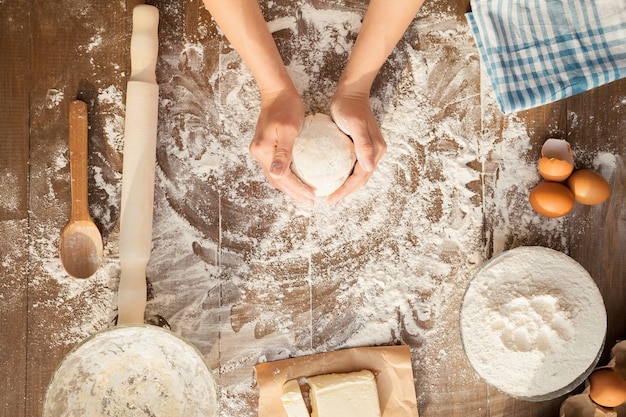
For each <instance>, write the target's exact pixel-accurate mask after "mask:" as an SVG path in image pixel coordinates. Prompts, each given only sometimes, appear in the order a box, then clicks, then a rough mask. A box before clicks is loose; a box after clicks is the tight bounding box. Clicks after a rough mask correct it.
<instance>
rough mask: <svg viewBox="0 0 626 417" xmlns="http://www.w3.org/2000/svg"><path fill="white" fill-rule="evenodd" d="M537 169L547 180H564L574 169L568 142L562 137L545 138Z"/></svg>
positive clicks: (572, 156)
mask: <svg viewBox="0 0 626 417" xmlns="http://www.w3.org/2000/svg"><path fill="white" fill-rule="evenodd" d="M537 169H538V170H539V173H540V174H541V176H542V177H543V178H544V179H545V180H547V181H565V180H566V179H567V177H569V176H570V174H571V173H572V171H573V170H574V155H573V154H572V149H571V147H570V145H569V143H567V141H565V140H562V139H548V140H546V141H545V143H544V144H543V146H542V148H541V159H539V162H538V163H537Z"/></svg>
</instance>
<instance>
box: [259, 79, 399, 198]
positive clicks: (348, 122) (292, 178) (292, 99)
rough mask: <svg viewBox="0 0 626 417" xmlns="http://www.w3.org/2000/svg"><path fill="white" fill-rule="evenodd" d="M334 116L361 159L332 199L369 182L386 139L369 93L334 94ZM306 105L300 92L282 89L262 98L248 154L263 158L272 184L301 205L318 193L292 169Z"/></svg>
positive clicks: (331, 196)
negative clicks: (295, 143)
mask: <svg viewBox="0 0 626 417" xmlns="http://www.w3.org/2000/svg"><path fill="white" fill-rule="evenodd" d="M330 112H331V116H332V118H333V120H334V121H335V123H336V124H337V126H338V127H339V129H340V130H341V131H343V132H344V133H345V134H346V135H348V136H349V137H350V138H351V139H352V141H353V142H354V146H355V152H356V157H357V163H356V164H355V167H354V171H353V172H352V174H351V175H350V176H349V177H348V179H347V180H346V181H345V182H344V183H343V185H341V186H340V187H339V188H338V189H337V190H336V191H335V192H333V193H332V194H331V195H329V196H328V197H327V198H326V201H327V202H328V203H329V204H334V203H336V202H337V201H339V200H341V199H342V198H344V197H346V196H348V195H349V194H351V193H353V192H354V191H356V190H357V189H358V188H360V187H362V186H363V185H365V184H366V183H367V181H368V180H369V178H370V177H371V176H372V174H373V172H374V169H375V168H376V165H377V164H378V162H379V161H380V159H381V158H382V156H383V155H384V153H385V151H386V149H387V144H386V143H385V140H384V139H383V137H382V134H381V132H380V128H379V126H378V123H377V121H376V119H375V117H374V114H373V113H372V110H371V107H370V104H369V96H368V95H364V94H361V95H358V94H352V95H351V94H341V95H340V94H335V96H334V97H333V99H332V101H331V106H330ZM303 121H304V104H303V103H302V100H301V98H300V96H299V95H298V93H297V92H295V91H284V92H280V93H277V94H275V95H271V96H269V97H267V96H266V97H264V98H263V101H262V103H261V113H260V115H259V119H258V123H257V126H256V131H255V134H254V138H253V140H252V143H251V144H250V153H251V154H252V155H253V156H254V158H255V159H256V160H257V161H258V162H259V164H260V165H261V167H262V168H263V172H264V173H265V175H266V177H267V178H268V180H269V182H270V184H272V185H273V186H274V187H276V188H277V189H279V190H280V191H282V192H284V193H285V194H287V195H288V196H290V197H292V198H293V199H295V200H296V201H298V202H299V203H302V204H306V205H309V206H312V205H313V204H314V201H315V192H314V190H313V188H312V187H310V186H308V185H306V184H305V183H303V182H302V181H301V180H300V179H299V178H298V177H297V176H296V175H295V174H294V173H293V172H292V171H291V169H290V165H291V161H292V151H293V146H294V141H295V140H296V137H297V136H298V134H299V133H300V130H301V129H302V125H303Z"/></svg>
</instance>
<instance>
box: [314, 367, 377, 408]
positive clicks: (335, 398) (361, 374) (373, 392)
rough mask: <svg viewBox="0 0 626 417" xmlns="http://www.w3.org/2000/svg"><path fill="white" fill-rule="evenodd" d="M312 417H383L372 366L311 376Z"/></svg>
mask: <svg viewBox="0 0 626 417" xmlns="http://www.w3.org/2000/svg"><path fill="white" fill-rule="evenodd" d="M307 383H308V384H309V386H310V387H311V391H310V398H311V407H312V409H313V413H312V414H311V417H354V416H359V417H380V404H379V402H378V389H377V388H376V380H375V379H374V374H373V373H372V372H370V371H368V370H363V371H358V372H350V373H344V374H325V375H318V376H314V377H310V378H307Z"/></svg>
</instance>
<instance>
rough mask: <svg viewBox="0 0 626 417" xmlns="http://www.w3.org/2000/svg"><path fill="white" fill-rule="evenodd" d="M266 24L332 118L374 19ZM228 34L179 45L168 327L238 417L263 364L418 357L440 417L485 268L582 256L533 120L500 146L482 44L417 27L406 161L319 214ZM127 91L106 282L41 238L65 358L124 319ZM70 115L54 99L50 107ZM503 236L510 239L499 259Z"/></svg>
mask: <svg viewBox="0 0 626 417" xmlns="http://www.w3.org/2000/svg"><path fill="white" fill-rule="evenodd" d="M263 7H265V8H271V9H272V14H273V15H275V16H280V17H278V18H276V19H273V20H271V21H269V22H268V24H269V26H270V29H271V30H272V31H273V32H274V35H275V37H276V38H277V44H278V45H279V49H280V50H281V53H282V55H283V57H284V59H285V63H286V66H287V69H288V71H289V73H290V75H291V76H292V78H293V79H294V83H295V85H296V87H297V89H298V90H299V92H300V93H301V94H302V96H303V99H304V101H305V104H306V105H307V113H309V114H310V113H316V112H321V113H327V112H328V101H329V99H330V96H331V95H332V92H333V90H334V87H335V85H336V82H337V77H338V75H339V74H338V72H339V71H338V69H339V68H341V67H342V65H343V64H344V63H345V61H346V60H347V58H348V54H349V51H350V50H351V46H352V43H353V42H354V40H355V39H356V34H357V33H358V30H359V27H360V22H361V19H362V11H361V10H359V11H356V10H355V11H351V10H348V11H345V10H344V11H341V12H337V10H333V9H332V8H328V9H316V8H315V7H313V6H310V5H303V4H296V5H290V6H279V5H277V4H275V3H273V2H268V3H267V4H265V5H264V6H263ZM162 13H165V14H168V15H169V16H170V19H172V16H173V17H174V19H173V20H176V19H178V20H181V19H182V17H183V15H184V10H183V9H181V8H180V7H177V6H176V5H174V4H169V5H164V6H163V10H162ZM204 19H206V21H205V20H204ZM181 21H182V20H181ZM209 27H210V23H209V21H208V18H207V16H206V15H204V17H202V21H201V22H200V25H199V28H200V29H201V31H200V36H201V39H202V40H201V41H198V42H194V41H188V40H181V38H183V36H181V34H180V33H179V32H178V31H180V28H179V27H165V28H163V30H162V32H161V33H162V38H161V39H160V42H161V48H160V51H161V52H162V55H161V56H160V57H159V65H158V76H159V82H160V84H161V85H160V91H161V92H160V108H159V111H160V120H159V137H158V149H157V177H156V188H155V207H154V231H153V245H154V246H153V251H152V257H151V261H150V264H149V270H148V279H149V281H150V299H149V303H148V306H147V313H148V317H149V318H154V317H162V318H164V319H165V320H166V321H167V322H168V323H169V325H170V326H171V328H172V330H174V331H175V332H176V333H178V334H180V335H182V336H183V337H184V338H185V339H187V340H189V341H190V342H191V343H192V344H193V345H194V346H196V347H197V348H198V349H199V350H200V352H201V353H202V354H203V355H204V356H205V358H206V360H207V362H208V363H209V364H210V366H211V367H212V368H213V369H215V372H216V377H217V380H218V383H219V385H220V390H221V396H220V403H221V410H222V411H221V415H223V416H225V417H226V416H233V415H237V416H241V417H246V416H253V415H256V413H255V412H254V404H256V395H257V393H256V390H255V388H254V377H253V374H252V366H253V365H254V364H255V363H257V362H259V361H269V360H275V359H284V358H286V357H289V356H297V355H304V354H309V353H315V352H319V351H324V350H333V349H340V348H344V347H351V346H363V345H376V344H392V343H399V342H403V343H407V344H409V345H411V347H412V349H413V351H414V355H413V357H414V363H413V365H414V368H415V372H416V374H417V375H421V377H420V379H419V380H418V381H416V384H418V385H419V386H417V392H418V396H419V400H420V404H424V403H427V402H429V401H433V404H435V403H436V401H435V400H436V398H435V399H433V398H431V397H429V396H430V395H432V396H435V395H436V393H432V394H431V393H430V392H429V391H430V389H431V388H430V382H429V378H431V379H436V378H445V377H446V376H442V375H439V373H440V372H444V371H440V369H442V368H441V366H440V365H441V364H442V363H445V362H446V359H447V358H450V357H460V356H461V355H463V353H462V348H461V343H460V339H459V334H458V332H457V331H456V329H457V328H458V313H456V312H458V311H459V309H460V306H461V303H462V296H463V291H464V289H465V288H466V287H467V285H468V283H469V282H470V280H471V278H472V277H473V276H474V274H475V273H476V272H477V270H478V269H479V267H480V265H481V264H482V262H483V261H484V260H485V259H486V258H488V257H490V256H491V254H496V253H499V252H501V251H502V250H504V249H505V248H507V247H512V246H518V245H519V244H527V243H528V242H530V243H532V242H533V240H532V239H533V238H534V237H535V236H542V237H543V239H545V241H544V243H547V244H549V245H550V246H551V247H553V248H555V249H563V248H565V247H566V242H565V237H564V234H563V233H562V230H563V227H564V224H563V222H565V221H566V220H560V221H549V222H547V221H545V219H541V218H539V217H538V216H536V215H535V214H534V213H533V211H532V209H531V208H530V207H529V206H528V205H527V204H526V198H525V193H526V192H527V191H528V190H530V189H531V188H532V185H533V184H534V183H535V182H536V181H537V180H538V176H537V173H536V169H535V161H534V156H532V152H531V151H532V149H531V144H530V140H529V138H528V134H527V131H526V126H525V125H524V124H523V123H522V122H521V121H520V120H518V119H516V118H515V117H509V118H507V119H505V121H504V124H503V125H502V130H500V131H488V130H486V129H485V128H484V127H483V126H482V125H481V120H485V126H496V125H498V126H500V124H499V123H491V122H492V120H490V119H489V118H490V117H491V115H490V113H489V112H488V111H486V110H485V109H486V108H489V107H495V100H494V99H493V95H492V93H491V92H490V91H489V90H481V87H480V86H478V85H472V84H471V83H468V82H467V80H476V79H477V78H478V77H479V76H480V74H483V75H482V76H483V77H484V71H483V70H482V69H481V67H480V63H479V58H478V53H477V51H476V49H475V46H474V43H473V39H472V36H471V34H470V33H469V30H468V27H467V25H466V24H464V23H463V22H461V21H459V20H458V19H457V18H456V17H455V16H447V15H445V14H438V13H431V14H428V15H426V16H424V17H421V18H420V19H417V20H416V21H415V22H414V23H413V24H412V26H411V27H410V28H409V30H408V31H407V34H406V35H405V37H404V39H403V40H402V41H401V42H400V43H399V44H398V47H397V48H396V50H394V52H393V54H392V56H391V57H390V59H389V60H388V62H387V63H386V64H385V66H384V67H383V69H382V70H381V76H380V80H378V81H377V83H376V84H375V86H374V89H373V92H372V97H371V103H372V106H373V109H374V111H375V114H376V116H377V118H378V120H379V121H380V125H381V130H382V132H383V135H384V137H385V139H386V140H387V142H388V145H389V146H388V151H387V154H386V155H385V156H384V158H383V159H382V161H381V162H380V165H379V166H378V168H377V170H376V171H375V173H374V175H373V176H372V178H371V179H370V181H369V183H368V184H367V185H366V186H365V187H364V188H362V189H360V190H359V191H358V192H356V193H355V194H353V195H351V196H349V197H348V198H347V199H345V200H344V201H342V202H340V203H338V204H337V205H336V206H334V207H327V206H326V205H325V204H323V203H320V204H318V205H317V206H316V207H315V208H313V209H308V208H303V207H299V206H298V205H296V204H295V203H294V202H293V201H291V200H289V199H288V198H286V197H285V196H284V195H282V194H281V193H280V192H278V191H277V190H275V189H273V188H272V187H271V185H269V184H268V182H267V180H266V179H265V178H264V176H263V173H262V171H261V169H260V167H259V166H258V164H257V163H256V162H255V161H254V160H253V158H251V157H250V155H249V154H248V149H247V148H248V143H249V141H250V139H251V138H252V136H253V133H254V128H255V123H256V117H257V115H258V111H259V105H260V96H259V94H258V90H257V87H256V84H255V82H254V79H253V77H252V75H251V74H250V72H249V71H248V69H247V68H246V67H245V65H244V64H243V63H242V61H241V59H240V57H239V56H238V55H237V53H236V52H234V51H233V50H232V49H231V48H230V47H229V45H228V43H227V42H225V41H224V40H223V39H221V38H216V37H212V36H209V35H207V34H210V33H211V31H210V30H209V29H207V28H209ZM99 42H100V41H99V38H98V35H94V37H92V38H91V40H90V43H89V45H88V48H90V49H92V50H93V51H94V53H95V52H97V51H100V50H102V49H103V47H102V46H100V43H99ZM102 42H103V43H106V42H108V41H107V39H105V38H102ZM216 51H218V52H216ZM121 64H122V63H117V64H114V67H115V68H120V67H121V68H124V65H121ZM209 66H211V67H210V68H212V69H211V70H207V67H209ZM96 70H97V71H100V70H101V68H100V67H96V64H94V73H95V72H97V71H96ZM207 73H208V74H210V76H209V77H206V74H207ZM116 74H117V73H116ZM122 74H123V73H122ZM117 75H119V74H117ZM122 84H125V83H120V84H118V86H116V85H110V86H107V85H104V86H99V87H98V97H97V98H98V103H99V105H100V116H101V117H102V119H101V123H102V126H101V127H102V131H99V132H92V133H93V134H94V135H95V136H94V137H95V138H96V140H98V141H99V143H100V144H101V145H102V147H101V148H99V149H98V150H96V156H97V157H98V158H99V159H96V160H95V166H94V167H93V171H91V173H92V175H93V178H94V179H95V187H96V189H97V191H98V193H97V194H98V195H100V196H101V197H100V200H98V201H96V202H94V203H92V214H93V215H94V218H95V219H96V222H99V225H100V226H102V228H103V229H104V231H105V232H106V233H104V236H105V257H106V259H105V262H104V264H103V267H102V268H101V269H100V270H99V271H98V272H97V273H96V275H94V276H93V277H92V278H90V279H89V280H86V281H77V280H71V279H69V278H68V277H67V275H66V274H64V272H63V270H62V267H61V265H60V262H59V260H58V255H57V253H58V234H59V232H60V229H59V230H57V229H58V226H59V225H43V224H41V225H40V224H33V225H32V226H31V228H32V229H33V230H32V233H31V234H32V236H41V238H35V239H34V240H33V241H32V242H31V251H30V257H31V259H33V267H32V269H33V271H34V272H35V273H36V276H35V277H34V278H33V280H32V282H31V284H30V285H32V286H36V287H37V288H50V289H49V290H48V291H49V292H48V293H47V294H48V295H49V297H48V298H47V299H40V300H35V303H36V304H35V305H34V306H33V308H35V309H37V308H44V307H45V308H49V307H52V308H54V309H57V310H58V312H59V316H60V317H65V318H67V322H71V326H68V327H63V328H59V330H58V332H55V333H54V334H55V337H56V339H55V340H51V341H47V342H48V343H51V344H61V345H67V346H71V345H73V344H75V343H77V342H79V341H80V340H82V339H84V338H85V337H87V336H89V335H91V334H93V333H95V332H96V331H98V330H101V329H104V328H106V327H108V326H109V324H110V323H111V320H112V318H113V317H114V316H115V310H116V307H115V306H116V295H115V294H116V290H117V281H118V280H119V266H118V264H117V233H118V227H119V226H118V225H117V219H119V208H118V207H119V189H120V187H121V181H120V179H121V172H120V171H121V159H122V155H121V152H122V149H123V119H124V105H123V91H122V90H121V87H119V85H122ZM481 85H482V88H486V87H485V86H488V85H489V83H487V82H484V81H483V82H481ZM62 98H63V93H62V92H60V91H57V90H54V89H51V90H50V91H49V92H48V96H47V98H46V101H45V103H46V106H49V105H50V106H51V105H56V104H55V103H58V102H59V101H60V100H61V99H62ZM481 112H482V113H481ZM611 157H612V154H609V153H606V154H599V155H598V159H597V163H598V166H599V167H601V169H602V170H605V169H606V170H609V171H610V170H611V169H614V168H612V167H613V165H611V163H612V162H611V161H612V159H611ZM618 162H619V161H618ZM618 162H616V163H618ZM57 165H58V166H57ZM57 165H55V166H51V168H50V171H51V172H49V173H46V175H47V177H46V179H45V184H47V186H48V189H47V190H41V191H42V192H41V196H40V198H41V202H40V203H39V204H42V205H46V206H48V207H50V208H51V210H56V212H58V214H59V218H63V214H62V212H61V211H60V210H59V208H58V205H59V204H58V201H59V199H62V198H65V196H57V195H55V192H54V189H55V186H54V184H55V182H57V183H58V182H61V181H67V178H66V176H65V174H66V171H67V167H66V166H64V167H63V166H60V164H57ZM603 172H604V171H603ZM62 174H63V176H62ZM6 204H8V203H6ZM485 218H489V219H490V224H492V225H493V228H494V233H493V235H491V236H487V237H486V238H487V246H486V247H485V244H484V238H485V237H484V236H483V233H484V230H483V224H484V219H485ZM61 227H62V225H61ZM3 262H5V261H4V260H3ZM86 300H88V301H86ZM328 300H336V301H333V302H328ZM531 301H532V300H529V301H528V303H529V304H530V303H531ZM533 303H534V304H535V305H541V306H542V308H545V309H549V308H551V306H552V307H553V306H554V300H553V299H544V298H540V299H538V300H535V301H533ZM518 308H525V309H529V308H531V307H529V305H523V306H521V307H518ZM48 311H49V309H48ZM451 312H452V313H451ZM49 320H50V322H45V323H41V324H40V325H41V326H49V325H52V324H54V319H53V318H50V319H49ZM63 326H66V324H65V323H64V324H63ZM57 327H59V326H57ZM511 343H514V340H513V339H511V341H510V342H509V344H511ZM522 347H523V346H522ZM458 372H459V373H462V372H463V370H459V371H458ZM472 375H473V374H472ZM441 395H443V394H441Z"/></svg>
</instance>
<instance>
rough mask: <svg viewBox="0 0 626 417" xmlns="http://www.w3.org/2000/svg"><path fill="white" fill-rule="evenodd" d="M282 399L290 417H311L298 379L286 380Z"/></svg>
mask: <svg viewBox="0 0 626 417" xmlns="http://www.w3.org/2000/svg"><path fill="white" fill-rule="evenodd" d="M280 399H281V401H282V402H283V407H284V408H285V411H286V412H287V416H288V417H310V416H309V410H308V409H307V408H306V404H305V403H304V398H303V397H302V391H300V385H299V384H298V381H297V380H295V379H291V380H289V381H287V382H285V385H283V394H282V395H281V396H280Z"/></svg>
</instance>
